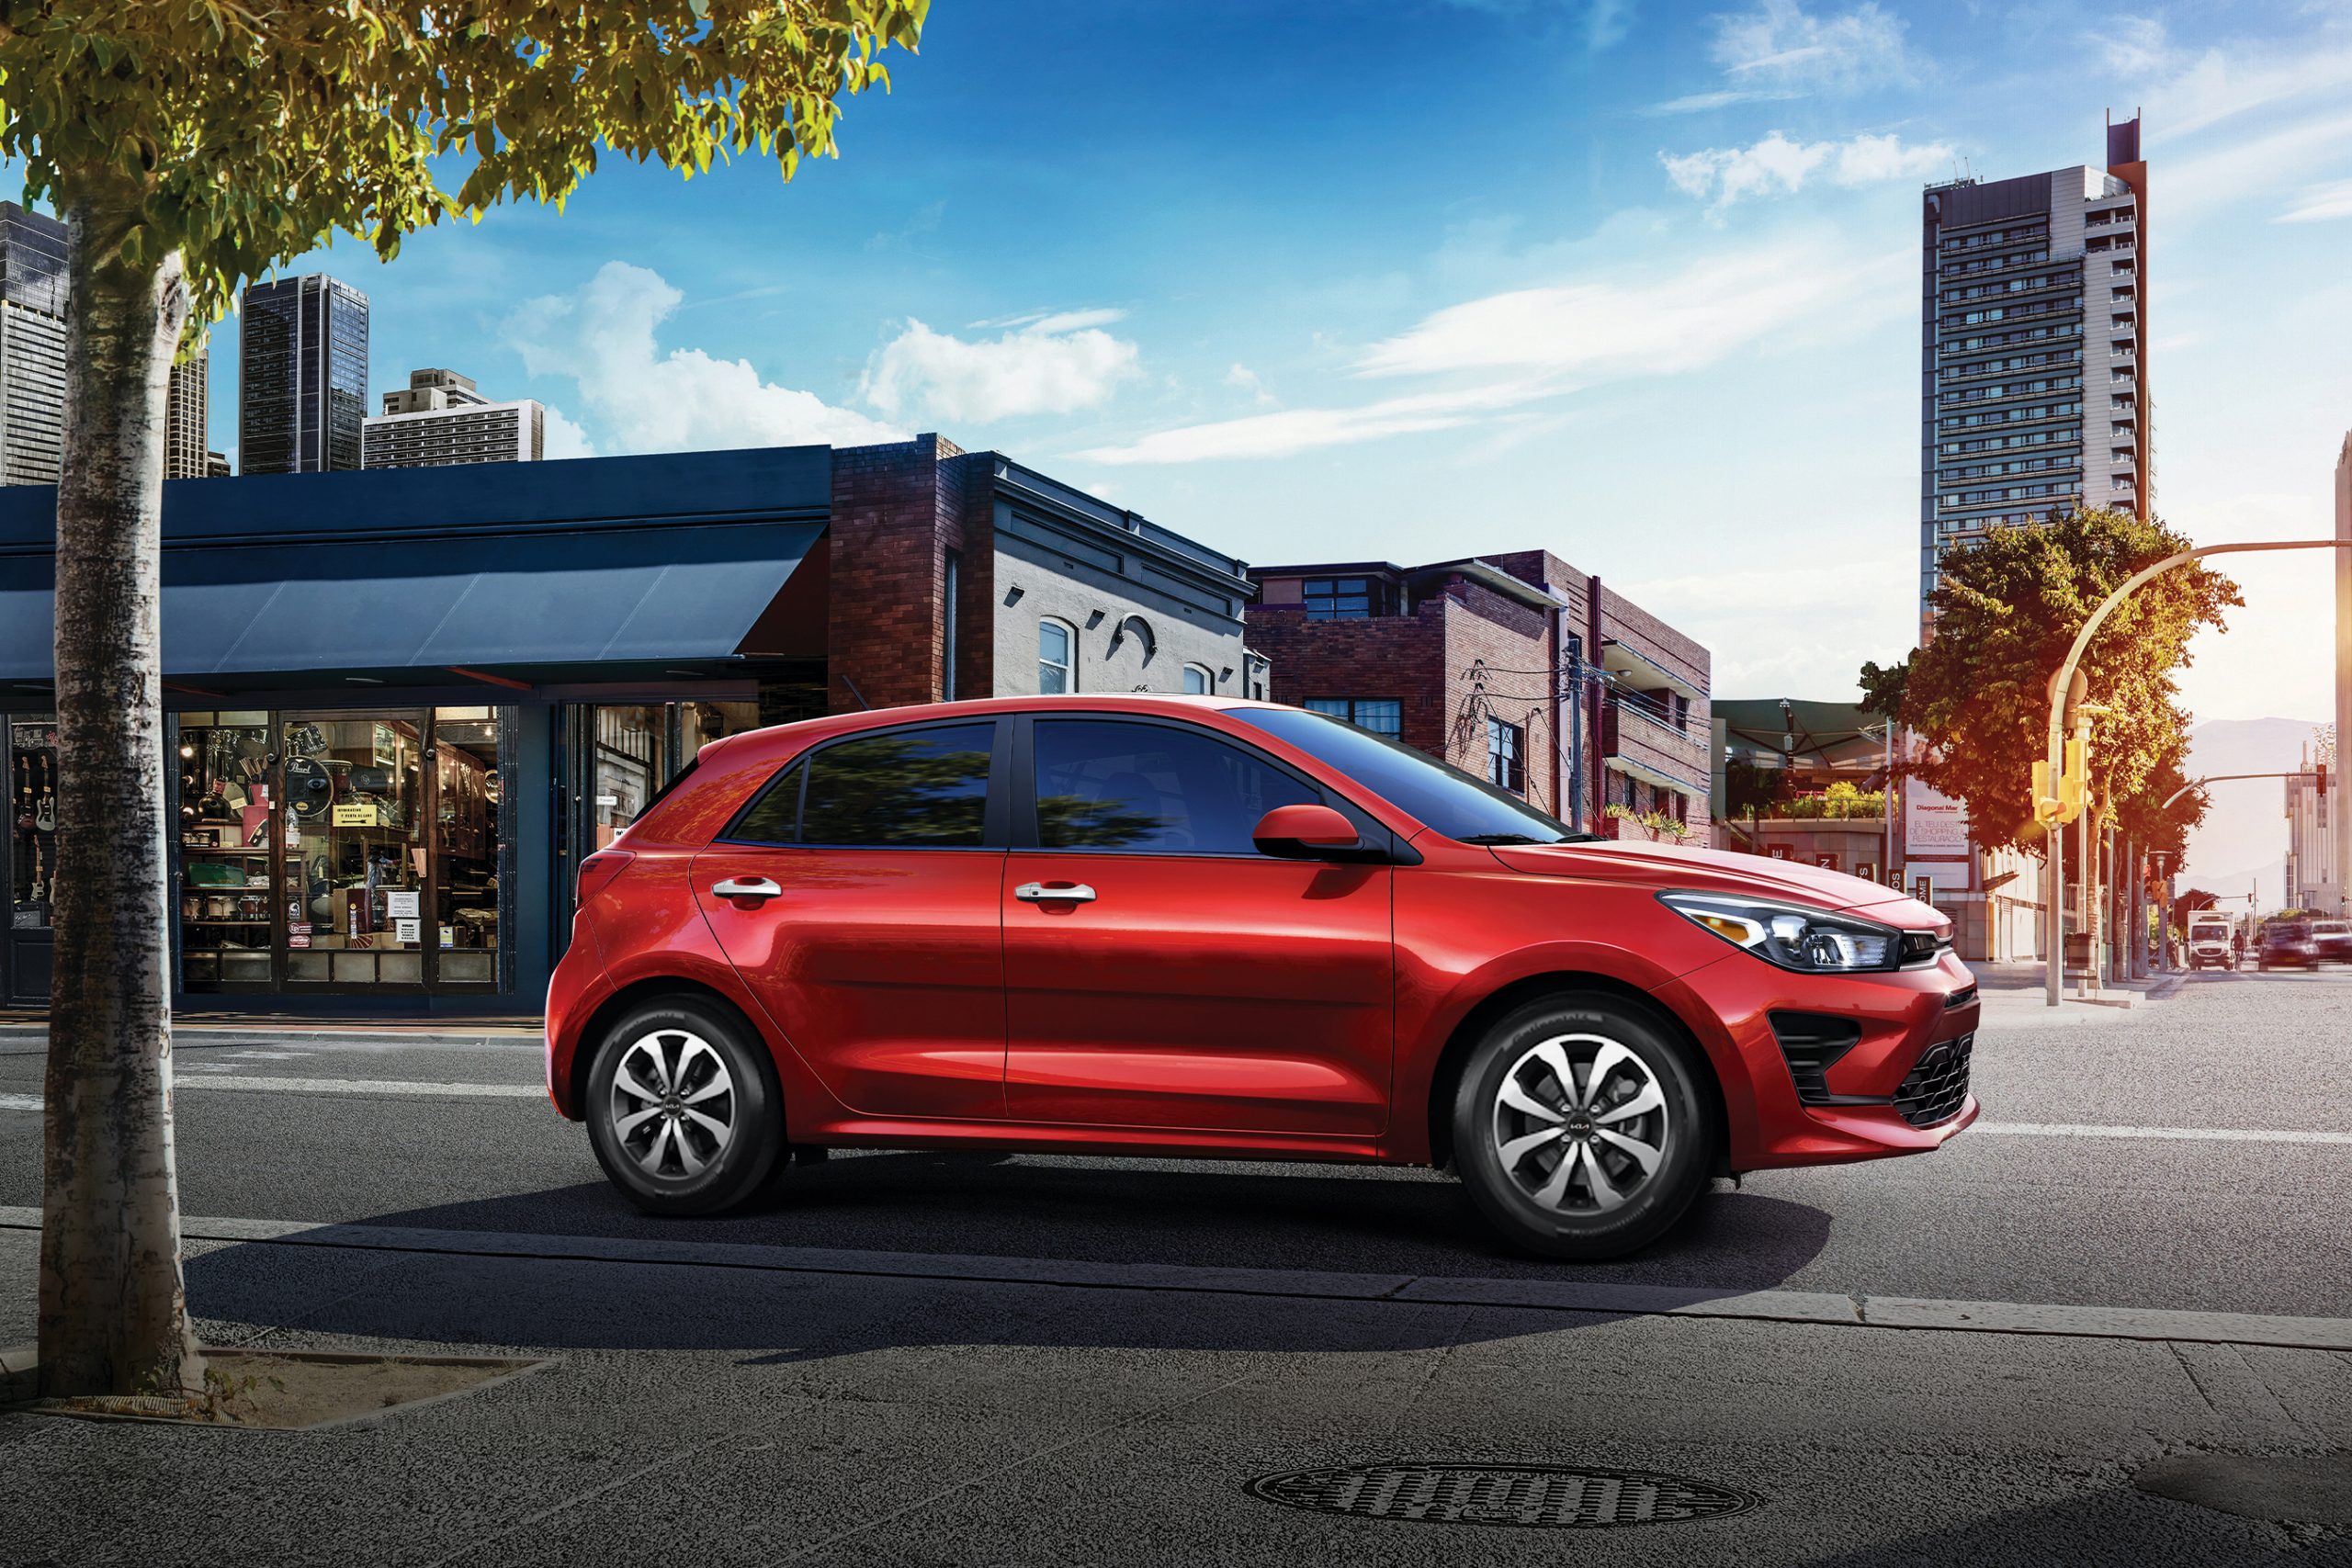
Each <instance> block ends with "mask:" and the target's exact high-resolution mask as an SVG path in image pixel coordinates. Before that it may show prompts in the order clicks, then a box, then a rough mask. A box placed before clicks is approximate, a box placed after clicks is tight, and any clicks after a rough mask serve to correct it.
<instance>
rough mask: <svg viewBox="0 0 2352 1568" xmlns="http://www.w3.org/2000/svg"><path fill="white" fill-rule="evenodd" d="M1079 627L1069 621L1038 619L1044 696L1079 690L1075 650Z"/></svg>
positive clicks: (1039, 680) (1039, 675) (1039, 684)
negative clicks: (1074, 659)
mask: <svg viewBox="0 0 2352 1568" xmlns="http://www.w3.org/2000/svg"><path fill="white" fill-rule="evenodd" d="M1077 647H1078V632H1077V629H1076V628H1074V627H1073V626H1070V624H1069V622H1068V621H1039V622H1038V623H1037V691H1038V694H1040V695H1042V696H1048V697H1050V696H1052V695H1054V694H1056V693H1057V692H1074V691H1076V690H1078V668H1077V665H1076V664H1075V663H1074V662H1073V660H1072V653H1073V651H1074V650H1075V649H1077Z"/></svg>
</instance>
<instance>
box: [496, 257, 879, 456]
mask: <svg viewBox="0 0 2352 1568" xmlns="http://www.w3.org/2000/svg"><path fill="white" fill-rule="evenodd" d="M684 299H685V296H684V295H683V294H681V293H680V292H679V291H678V290H677V289H675V288H672V287H671V286H670V285H669V284H667V283H665V282H664V281H662V276H661V274H659V273H656V272H652V271H650V270H649V269H647V268H645V267H641V266H631V265H629V264H628V263H627V262H618V261H614V262H606V263H605V265H604V266H603V267H601V268H600V269H598V271H597V273H596V276H594V277H593V278H591V279H589V281H588V282H587V283H585V284H583V285H582V286H581V287H580V288H576V289H574V290H573V291H572V292H571V293H570V294H548V295H542V296H540V297H539V298H537V299H528V300H526V301H524V303H523V304H522V305H520V306H518V307H517V308H516V309H515V311H514V312H513V313H512V314H511V315H509V316H508V317H507V318H506V320H505V321H504V323H503V325H502V327H501V330H500V335H501V337H502V338H503V341H504V342H505V344H507V346H508V347H510V348H512V349H514V350H515V352H516V353H517V354H520V355H522V356H523V365H524V367H525V368H526V370H528V371H529V372H530V373H531V374H532V375H534V376H562V377H568V378H571V380H573V381H575V382H577V383H578V384H579V387H580V397H581V401H582V403H583V404H584V405H585V406H586V408H587V410H588V412H589V413H590V414H591V415H592V416H593V417H594V421H595V423H597V425H598V426H599V427H600V428H601V429H602V431H603V432H604V434H605V436H606V437H607V438H608V440H609V441H610V443H611V444H612V445H613V446H615V447H616V449H617V450H620V451H623V452H686V451H707V450H710V449H713V448H718V447H725V446H798V445H802V444H818V443H831V444H834V445H839V446H857V445H861V444H864V443H869V442H876V441H897V440H902V439H904V435H903V434H902V433H901V432H899V431H898V430H896V429H894V428H893V427H891V426H889V425H887V424H883V423H878V422H876V421H875V420H872V419H869V418H867V417H866V416H865V415H864V414H862V413H858V412H855V411H854V410H851V409H842V408H835V407H833V406H832V405H831V404H830V403H828V402H826V401H825V400H823V399H821V398H819V397H818V396H817V395H816V394H815V393H813V392H803V391H796V390H794V389H791V388H789V387H779V386H777V385H775V383H774V382H771V381H763V380H762V379H761V378H760V373H759V372H758V371H757V370H755V369H753V368H752V364H751V362H750V361H749V360H744V359H714V358H712V357H711V356H710V355H707V354H705V353H704V352H703V351H702V350H700V349H698V348H673V349H672V350H670V352H669V353H667V354H666V355H665V354H663V353H662V352H661V349H660V347H659V345H658V344H656V342H655V338H654V329H655V328H657V327H659V326H660V325H661V324H662V322H663V321H666V320H668V319H669V317H670V316H671V314H672V313H673V312H674V311H675V310H677V309H678V307H679V305H680V304H682V303H683V302H684ZM550 423H552V421H551V422H550ZM565 423H566V424H570V423H571V422H570V421H569V420H567V421H565ZM571 428H572V430H573V431H575V432H576V431H578V429H579V427H578V426H576V425H573V426H571ZM582 438H583V439H584V436H583V437H582Z"/></svg>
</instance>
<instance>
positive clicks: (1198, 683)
mask: <svg viewBox="0 0 2352 1568" xmlns="http://www.w3.org/2000/svg"><path fill="white" fill-rule="evenodd" d="M1208 689H1209V672H1208V671H1205V670H1204V669H1202V668H1201V667H1200V666H1199V665H1197V664H1187V665H1185V666H1184V690H1185V691H1186V692H1187V693H1188V694H1192V695H1193V696H1196V697H1197V696H1205V695H1207V694H1208Z"/></svg>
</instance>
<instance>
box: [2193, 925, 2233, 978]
mask: <svg viewBox="0 0 2352 1568" xmlns="http://www.w3.org/2000/svg"><path fill="white" fill-rule="evenodd" d="M2188 966H2189V968H2191V969H2235V968H2236V967H2237V966H2238V960H2237V954H2235V953H2233V952H2231V951H2230V921H2229V917H2227V916H2226V915H2191V916H2189V917H2188Z"/></svg>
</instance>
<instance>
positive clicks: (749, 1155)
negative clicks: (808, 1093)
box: [585, 997, 784, 1214]
mask: <svg viewBox="0 0 2352 1568" xmlns="http://www.w3.org/2000/svg"><path fill="white" fill-rule="evenodd" d="M656 1061H658V1062H659V1063H660V1065H661V1070H660V1071H659V1072H657V1071H656V1070H655V1069H654V1066H653V1064H654V1063H655V1062H656ZM625 1067H626V1068H628V1071H629V1079H628V1083H621V1082H620V1079H621V1075H622V1073H623V1070H624V1068H625ZM664 1075H667V1076H666V1077H665V1076H664ZM722 1075H723V1077H724V1078H725V1081H726V1088H725V1089H722V1090H718V1091H716V1092H714V1091H713V1089H712V1086H713V1085H714V1084H716V1083H717V1082H718V1080H719V1078H720V1077H722ZM616 1085H618V1090H619V1092H618V1093H616ZM631 1085H634V1086H635V1089H632V1088H631V1087H630V1086H631ZM637 1089H642V1090H646V1091H649V1092H648V1093H646V1094H643V1095H640V1094H639V1093H638V1092H636V1090H637ZM664 1091H668V1092H666V1093H665V1092H664ZM585 1110H586V1111H587V1120H588V1141H589V1144H590V1145H591V1146H593V1147H594V1149H595V1151H596V1161H597V1163H598V1164H599V1165H602V1166H603V1167H604V1168H605V1176H606V1177H607V1178H609V1179H611V1181H612V1183H613V1185H614V1186H615V1187H617V1188H619V1189H620V1190H621V1192H622V1195H623V1196H625V1197H627V1198H628V1201H630V1202H632V1203H634V1204H636V1205H637V1206H638V1207H639V1209H641V1210H643V1211H644V1212H645V1213H649V1214H717V1213H724V1212H725V1211H727V1210H729V1209H731V1208H733V1207H734V1206H735V1205H737V1204H738V1203H741V1202H742V1201H744V1200H745V1199H746V1198H749V1197H750V1196H751V1195H752V1193H753V1192H755V1191H757V1190H759V1187H760V1185H761V1183H762V1182H763V1181H764V1180H766V1179H767V1176H768V1172H769V1171H770V1170H771V1169H772V1168H774V1167H775V1163H776V1159H777V1156H779V1155H780V1154H782V1152H783V1150H784V1107H783V1104H782V1101H781V1099H780V1097H779V1096H778V1094H777V1092H776V1089H775V1069H774V1067H773V1066H772V1065H771V1064H770V1063H769V1061H768V1059H767V1051H766V1048H765V1047H764V1046H763V1045H762V1044H761V1043H759V1042H758V1041H757V1040H756V1039H753V1038H752V1037H751V1035H750V1032H749V1031H747V1030H746V1029H745V1028H744V1027H743V1025H742V1024H741V1021H738V1020H737V1019H736V1018H735V1017H734V1016H733V1015H732V1014H731V1013H729V1012H728V1011H727V1010H724V1009H722V1008H718V1007H716V1006H713V1005H712V1004H710V1003H708V1002H704V1001H699V1000H695V999H694V998H684V997H678V998H657V999H655V1000H652V1001H650V1002H648V1003H647V1004H646V1005H645V1006H643V1007H640V1008H636V1009H633V1010H631V1011H630V1012H629V1013H628V1015H627V1016H626V1017H624V1018H622V1019H621V1020H620V1021H618V1022H617V1023H616V1024H615V1025H614V1026H613V1028H612V1030H611V1031H610V1032H608V1033H607V1034H606V1035H605V1039H604V1041H603V1043H602V1044H601V1045H600V1046H599V1047H598V1049H597V1052H596V1056H595V1060H594V1062H593V1063H592V1064H590V1066H589V1069H588V1100H587V1104H586V1106H585ZM648 1111H650V1112H651V1113H650V1115H648V1114H643V1113H645V1112H648ZM713 1122H720V1123H723V1124H724V1125H725V1127H726V1129H727V1135H726V1136H725V1137H724V1138H721V1137H718V1135H716V1134H713V1133H712V1132H711V1131H710V1130H709V1128H710V1124H711V1123H713Z"/></svg>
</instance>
